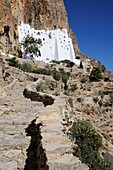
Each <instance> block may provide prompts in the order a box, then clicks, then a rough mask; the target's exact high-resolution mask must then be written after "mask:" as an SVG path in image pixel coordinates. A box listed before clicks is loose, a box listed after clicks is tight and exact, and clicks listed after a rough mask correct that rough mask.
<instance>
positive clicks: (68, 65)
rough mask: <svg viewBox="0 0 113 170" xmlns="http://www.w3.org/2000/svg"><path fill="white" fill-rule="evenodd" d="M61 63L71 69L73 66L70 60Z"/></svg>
mask: <svg viewBox="0 0 113 170" xmlns="http://www.w3.org/2000/svg"><path fill="white" fill-rule="evenodd" d="M61 63H63V64H66V67H70V68H72V67H73V66H74V65H75V63H74V62H72V61H70V60H62V61H61Z"/></svg>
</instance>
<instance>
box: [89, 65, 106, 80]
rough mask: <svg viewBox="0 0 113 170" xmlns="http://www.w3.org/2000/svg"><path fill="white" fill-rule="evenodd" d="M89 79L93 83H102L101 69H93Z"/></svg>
mask: <svg viewBox="0 0 113 170" xmlns="http://www.w3.org/2000/svg"><path fill="white" fill-rule="evenodd" d="M89 78H90V80H91V81H100V80H101V79H102V78H103V77H102V71H101V70H100V68H93V70H92V71H91V74H90V77H89Z"/></svg>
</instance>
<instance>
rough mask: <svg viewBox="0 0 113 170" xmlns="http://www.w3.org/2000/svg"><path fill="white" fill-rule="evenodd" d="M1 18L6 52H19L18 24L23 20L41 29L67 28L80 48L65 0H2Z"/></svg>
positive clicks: (76, 48) (3, 48)
mask: <svg viewBox="0 0 113 170" xmlns="http://www.w3.org/2000/svg"><path fill="white" fill-rule="evenodd" d="M0 18H1V21H0V41H1V44H0V49H2V50H3V51H5V52H11V53H14V54H15V53H16V54H17V51H18V49H19V43H18V31H17V26H18V25H19V24H20V22H21V21H22V20H23V21H24V22H25V23H29V24H30V25H31V27H33V28H35V29H39V30H40V29H45V30H49V29H55V28H66V29H67V30H68V32H69V35H70V37H71V38H72V40H73V44H74V48H75V51H77V50H78V44H77V41H76V38H75V36H74V34H73V33H72V31H71V29H70V27H69V25H68V19H67V14H66V11H65V7H64V2H63V0H54V1H52V0H49V1H48V0H42V1H40V0H1V3H0Z"/></svg>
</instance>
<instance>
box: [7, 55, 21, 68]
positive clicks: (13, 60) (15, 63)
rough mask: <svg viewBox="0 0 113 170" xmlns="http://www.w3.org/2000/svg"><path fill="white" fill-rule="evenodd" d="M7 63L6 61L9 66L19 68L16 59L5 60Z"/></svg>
mask: <svg viewBox="0 0 113 170" xmlns="http://www.w3.org/2000/svg"><path fill="white" fill-rule="evenodd" d="M7 61H8V64H9V66H12V67H18V68H20V64H19V62H18V60H17V59H16V57H13V58H10V59H7Z"/></svg>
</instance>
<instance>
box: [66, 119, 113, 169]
mask: <svg viewBox="0 0 113 170" xmlns="http://www.w3.org/2000/svg"><path fill="white" fill-rule="evenodd" d="M69 136H70V138H71V139H72V140H73V141H74V142H75V143H76V144H77V146H78V147H76V148H74V153H73V154H74V155H75V156H78V157H79V158H80V160H81V161H82V162H84V163H86V164H87V165H88V167H89V169H90V170H111V167H110V163H108V162H107V161H106V160H104V159H103V158H102V156H101V155H100V153H99V149H100V147H102V138H101V136H100V135H99V134H98V133H97V131H96V130H95V129H94V127H93V125H92V123H91V122H90V121H88V120H78V121H77V122H75V123H73V125H72V127H71V128H70V130H69Z"/></svg>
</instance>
